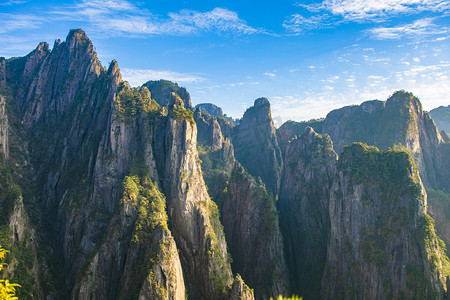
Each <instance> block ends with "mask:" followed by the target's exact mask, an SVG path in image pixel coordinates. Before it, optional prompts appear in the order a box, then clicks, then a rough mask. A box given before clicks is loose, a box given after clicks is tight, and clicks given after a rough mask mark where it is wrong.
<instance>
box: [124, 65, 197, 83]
mask: <svg viewBox="0 0 450 300" xmlns="http://www.w3.org/2000/svg"><path fill="white" fill-rule="evenodd" d="M121 73H122V77H123V79H124V80H126V81H128V83H130V85H131V86H139V85H142V84H144V83H145V82H147V81H149V80H159V79H166V80H170V81H174V82H180V83H192V82H199V81H203V80H205V78H203V77H200V76H197V75H192V74H184V73H177V72H173V71H161V70H139V69H129V68H124V69H121Z"/></svg>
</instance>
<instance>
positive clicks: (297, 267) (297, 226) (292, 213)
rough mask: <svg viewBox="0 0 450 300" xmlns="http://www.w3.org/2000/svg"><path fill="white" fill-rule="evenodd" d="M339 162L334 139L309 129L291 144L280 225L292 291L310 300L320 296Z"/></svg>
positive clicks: (283, 174) (288, 146)
mask: <svg viewBox="0 0 450 300" xmlns="http://www.w3.org/2000/svg"><path fill="white" fill-rule="evenodd" d="M336 162H337V155H336V153H335V152H334V151H333V144H332V143H331V140H330V138H329V137H328V136H321V135H319V134H317V133H315V132H314V130H313V129H312V128H311V127H307V128H306V130H305V133H304V134H303V135H301V136H300V137H298V138H295V139H293V140H291V141H290V142H289V143H288V145H287V149H286V153H285V161H284V166H285V167H284V169H283V172H282V176H281V188H280V195H279V208H280V224H281V229H282V232H283V237H284V240H285V252H286V259H287V264H288V266H289V270H290V278H291V286H292V289H293V292H294V293H296V294H301V295H304V296H305V297H306V298H308V299H309V298H312V299H314V298H319V296H320V290H321V286H320V282H321V278H322V274H323V271H324V267H325V262H326V256H327V242H328V237H329V235H330V216H329V211H328V207H329V199H330V192H331V186H332V184H333V181H334V180H335V174H336Z"/></svg>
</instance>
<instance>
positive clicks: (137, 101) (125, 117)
mask: <svg viewBox="0 0 450 300" xmlns="http://www.w3.org/2000/svg"><path fill="white" fill-rule="evenodd" d="M114 107H115V109H116V113H115V117H116V118H118V119H120V120H122V121H130V120H132V119H133V118H134V117H136V116H137V115H138V114H139V113H140V112H144V113H147V114H148V115H149V116H150V117H154V116H155V115H156V114H157V113H159V104H158V103H156V101H155V100H153V99H151V95H150V92H149V90H148V89H147V88H146V87H142V88H141V89H137V88H131V87H130V86H129V85H128V83H127V82H123V83H122V84H121V85H120V86H119V89H118V92H117V95H116V100H115V101H114Z"/></svg>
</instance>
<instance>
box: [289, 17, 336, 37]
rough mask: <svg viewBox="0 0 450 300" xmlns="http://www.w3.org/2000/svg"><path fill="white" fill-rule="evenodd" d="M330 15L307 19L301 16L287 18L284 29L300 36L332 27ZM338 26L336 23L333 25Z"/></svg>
mask: <svg viewBox="0 0 450 300" xmlns="http://www.w3.org/2000/svg"><path fill="white" fill-rule="evenodd" d="M329 19H330V16H329V15H326V14H325V15H318V16H311V17H307V18H305V17H304V16H302V15H300V14H294V15H291V16H289V17H287V18H286V19H285V20H284V22H283V24H282V25H283V27H284V28H285V29H286V30H288V31H289V32H291V33H293V34H295V35H299V34H301V33H302V32H304V31H305V30H310V29H317V28H322V27H325V26H329V25H331V23H330V20H329ZM333 25H336V23H333Z"/></svg>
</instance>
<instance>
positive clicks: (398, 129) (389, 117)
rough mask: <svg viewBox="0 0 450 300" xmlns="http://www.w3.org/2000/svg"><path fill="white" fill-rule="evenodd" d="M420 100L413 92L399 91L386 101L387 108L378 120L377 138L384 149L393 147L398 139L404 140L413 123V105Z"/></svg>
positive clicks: (417, 103) (378, 144)
mask: <svg viewBox="0 0 450 300" xmlns="http://www.w3.org/2000/svg"><path fill="white" fill-rule="evenodd" d="M413 103H415V104H416V105H418V106H419V107H421V104H420V102H419V101H418V100H417V98H416V97H414V95H413V94H412V93H409V92H406V91H403V90H401V91H397V92H395V93H394V94H393V95H392V96H391V97H389V99H388V100H387V101H386V106H385V109H384V110H383V113H382V115H381V118H380V119H379V122H378V128H377V134H376V140H377V141H378V143H377V146H379V147H380V148H382V149H387V148H388V147H392V146H393V145H394V144H396V143H398V141H402V140H404V138H405V137H406V135H407V134H408V132H409V130H410V126H411V124H412V123H413V121H414V120H413V118H412V115H411V105H412V104H413Z"/></svg>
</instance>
